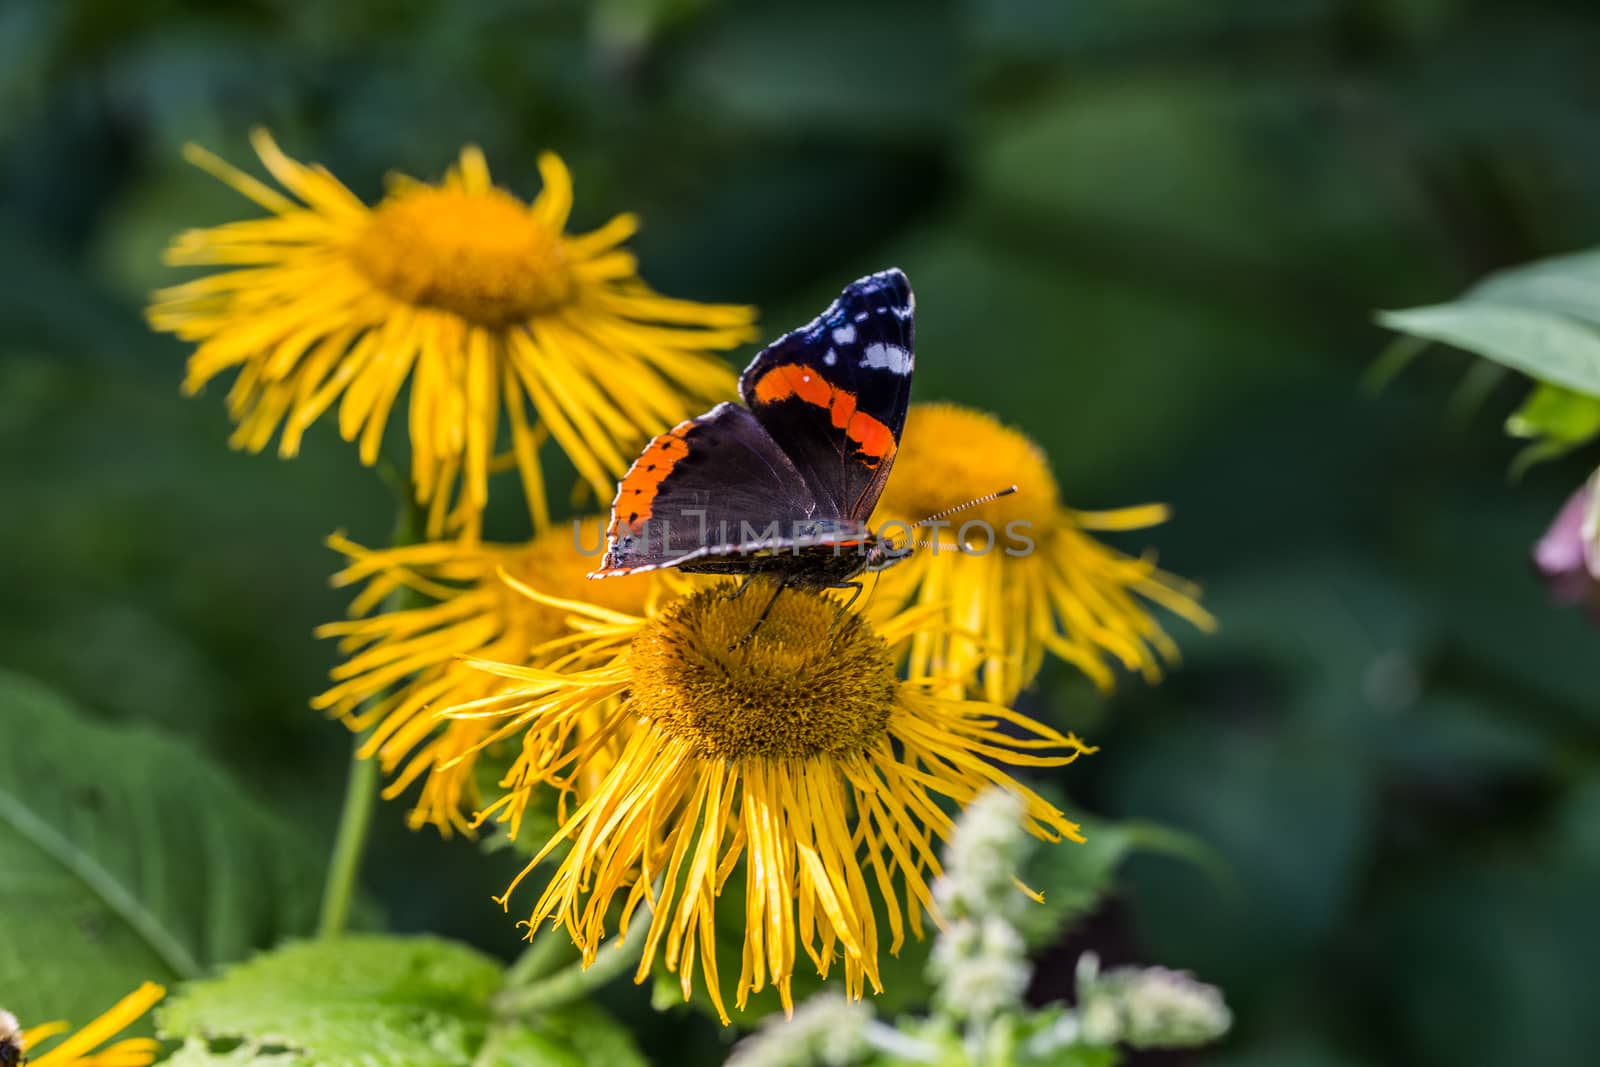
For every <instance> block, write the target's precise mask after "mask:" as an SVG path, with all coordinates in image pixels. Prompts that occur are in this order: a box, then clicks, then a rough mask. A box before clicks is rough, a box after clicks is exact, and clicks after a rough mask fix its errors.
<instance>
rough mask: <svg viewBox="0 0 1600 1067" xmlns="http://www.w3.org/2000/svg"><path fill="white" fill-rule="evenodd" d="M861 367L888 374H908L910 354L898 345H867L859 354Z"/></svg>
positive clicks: (878, 343) (909, 370)
mask: <svg viewBox="0 0 1600 1067" xmlns="http://www.w3.org/2000/svg"><path fill="white" fill-rule="evenodd" d="M861 365H862V366H863V367H871V368H873V369H882V370H886V371H888V372H889V373H890V374H910V373H911V353H910V352H909V351H907V350H906V349H904V348H901V347H900V346H899V345H886V344H883V343H881V342H877V343H874V344H870V345H868V346H867V347H866V349H865V350H864V351H863V352H862V353H861Z"/></svg>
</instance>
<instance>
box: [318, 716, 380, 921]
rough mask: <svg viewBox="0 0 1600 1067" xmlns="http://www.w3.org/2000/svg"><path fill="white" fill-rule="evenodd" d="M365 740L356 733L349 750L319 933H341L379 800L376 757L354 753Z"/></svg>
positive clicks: (347, 916) (323, 888) (347, 917)
mask: <svg viewBox="0 0 1600 1067" xmlns="http://www.w3.org/2000/svg"><path fill="white" fill-rule="evenodd" d="M365 743H366V736H365V735H364V734H363V735H362V736H359V737H357V738H356V739H355V744H354V746H353V747H352V749H351V753H350V775H349V777H348V778H347V779H346V780H345V785H344V810H343V811H341V812H340V814H339V834H338V836H337V837H336V838H334V842H333V855H332V856H331V857H330V858H329V860H328V880H327V882H326V883H324V885H323V887H322V918H321V919H320V920H319V921H318V923H317V936H318V937H338V936H339V935H340V934H342V933H344V928H345V924H346V923H347V922H348V921H349V919H350V903H351V901H352V900H354V899H355V893H356V880H357V879H358V878H359V877H360V875H361V856H362V853H363V852H365V851H366V845H367V833H368V832H369V831H370V830H371V829H372V812H373V809H374V808H376V807H377V800H378V761H377V760H372V759H362V758H361V757H360V756H359V755H357V753H358V752H360V750H361V746H362V745H363V744H365Z"/></svg>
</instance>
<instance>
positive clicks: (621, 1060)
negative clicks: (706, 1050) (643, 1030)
mask: <svg viewBox="0 0 1600 1067" xmlns="http://www.w3.org/2000/svg"><path fill="white" fill-rule="evenodd" d="M647 1062H648V1061H646V1060H645V1058H644V1055H643V1054H642V1053H641V1052H640V1051H639V1047H638V1046H637V1045H636V1044H634V1040H633V1035H632V1034H630V1033H629V1032H628V1030H627V1028H626V1027H624V1026H623V1025H622V1024H621V1023H619V1022H617V1021H616V1020H615V1019H613V1018H612V1017H611V1016H609V1015H607V1014H606V1013H605V1012H604V1011H602V1010H601V1009H600V1008H598V1007H596V1006H595V1005H593V1004H590V1003H586V1002H579V1003H576V1004H571V1005H568V1006H567V1007H565V1008H562V1009H561V1010H559V1011H555V1012H551V1013H548V1014H542V1015H539V1016H537V1017H536V1018H534V1019H533V1020H532V1021H530V1022H529V1023H528V1024H527V1025H518V1026H498V1027H495V1028H494V1029H492V1030H490V1032H489V1038H488V1040H487V1041H485V1042H484V1045H483V1049H482V1051H480V1052H479V1053H478V1057H477V1059H475V1060H473V1062H472V1067H646V1064H647Z"/></svg>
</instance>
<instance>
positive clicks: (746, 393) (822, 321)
mask: <svg viewBox="0 0 1600 1067" xmlns="http://www.w3.org/2000/svg"><path fill="white" fill-rule="evenodd" d="M914 307H915V300H914V298H913V297H912V294H911V283H910V282H909V281H907V280H906V276H905V275H904V274H903V273H901V272H900V271H898V270H886V271H882V272H880V273H878V274H869V275H867V276H866V277H865V278H862V279H860V280H859V281H855V282H852V283H850V284H849V285H847V286H845V288H844V292H842V293H840V294H839V299H837V300H835V301H834V302H833V303H832V304H830V305H829V306H828V309H827V310H826V311H824V312H823V313H822V314H821V315H819V316H817V318H816V319H814V320H812V321H811V322H810V323H808V324H806V325H805V326H802V327H800V328H799V329H798V330H794V331H792V332H790V333H787V334H784V335H783V336H782V337H780V338H778V340H776V341H774V342H773V343H772V344H771V345H769V346H767V347H766V348H765V349H763V350H762V351H761V354H760V355H758V356H756V358H755V359H754V360H753V361H751V363H750V366H749V367H747V368H746V369H745V372H744V374H743V375H742V376H741V377H740V379H739V391H740V393H741V394H742V395H743V397H744V402H745V403H746V404H747V405H749V407H750V410H751V411H752V412H753V413H754V414H755V417H756V418H757V419H758V420H760V422H761V425H762V426H764V427H766V430H767V432H768V433H769V434H770V435H771V437H772V438H773V440H775V441H777V442H778V443H779V444H780V445H781V446H782V448H783V450H784V451H785V452H786V453H787V454H788V456H789V459H790V460H791V461H793V464H794V467H795V468H796V469H797V470H798V471H799V472H800V476H801V477H802V478H803V479H805V482H806V484H807V486H808V487H809V488H810V490H811V493H812V494H813V495H814V496H815V497H816V498H817V500H818V501H819V502H820V504H821V505H822V507H823V510H824V513H825V514H824V516H823V517H825V518H830V519H840V520H845V521H848V522H865V521H866V519H867V517H868V516H869V515H871V514H872V509H873V507H874V506H875V505H876V504H877V502H878V496H879V495H880V494H881V493H882V492H883V485H884V482H885V481H886V480H887V479H888V477H889V468H890V466H891V465H892V464H893V463H894V456H895V451H896V449H897V448H898V447H899V443H900V431H901V429H902V428H903V427H904V426H905V421H906V407H907V405H909V404H910V402H911V372H912V370H913V368H914V366H915V363H916V352H915V347H914V343H913V325H914V324H913V313H914Z"/></svg>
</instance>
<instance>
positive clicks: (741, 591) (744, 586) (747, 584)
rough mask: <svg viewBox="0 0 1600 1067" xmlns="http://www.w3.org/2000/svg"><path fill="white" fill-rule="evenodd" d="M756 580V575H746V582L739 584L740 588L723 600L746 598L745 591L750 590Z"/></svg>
mask: <svg viewBox="0 0 1600 1067" xmlns="http://www.w3.org/2000/svg"><path fill="white" fill-rule="evenodd" d="M755 580H756V576H755V575H753V574H747V575H745V578H744V581H742V582H740V583H739V588H737V589H735V590H734V591H733V592H731V593H729V594H728V595H727V596H725V597H723V598H722V599H724V600H730V601H731V600H738V599H739V598H740V597H742V596H744V591H745V590H746V589H749V588H750V583H751V582H753V581H755Z"/></svg>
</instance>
